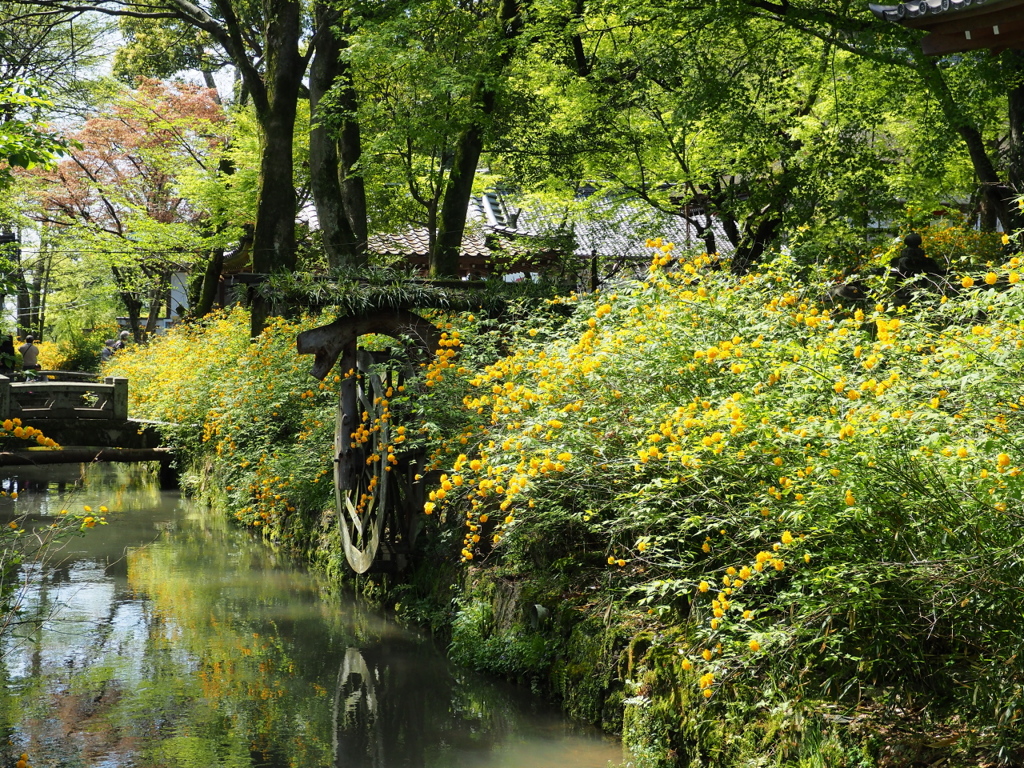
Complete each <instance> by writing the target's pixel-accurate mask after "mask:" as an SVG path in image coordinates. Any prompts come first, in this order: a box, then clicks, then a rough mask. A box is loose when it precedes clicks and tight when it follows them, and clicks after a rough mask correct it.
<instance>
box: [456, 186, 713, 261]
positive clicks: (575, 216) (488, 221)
mask: <svg viewBox="0 0 1024 768" xmlns="http://www.w3.org/2000/svg"><path fill="white" fill-rule="evenodd" d="M578 202H579V203H580V204H579V205H575V206H573V207H572V208H571V209H570V208H563V209H561V210H559V209H554V208H551V207H547V208H545V207H542V206H539V205H526V206H522V207H518V208H516V207H515V206H514V205H513V204H512V201H510V200H508V199H506V198H505V197H504V196H503V195H501V194H499V193H496V192H489V193H487V194H485V195H482V196H481V197H478V198H473V200H472V202H471V203H470V209H469V215H470V218H471V219H473V220H475V221H480V222H482V223H484V224H485V225H486V226H487V227H489V228H490V229H492V230H493V231H495V232H498V233H503V234H509V235H519V236H527V237H531V236H532V237H544V236H553V235H558V234H560V233H566V232H567V231H569V232H571V233H572V235H573V239H574V241H575V244H576V245H575V249H574V251H573V253H575V254H576V255H577V256H580V257H581V258H590V257H591V256H594V255H597V256H606V257H615V258H632V257H635V258H637V259H641V260H643V261H649V260H650V253H649V252H648V250H647V248H646V246H645V243H646V241H647V240H649V239H653V238H656V237H660V238H662V239H663V240H665V241H671V242H674V243H675V244H676V245H677V246H679V247H680V248H687V249H689V248H703V247H704V240H703V239H702V238H701V237H699V236H698V233H697V228H696V227H695V226H694V225H693V224H692V223H690V222H689V221H687V220H686V218H684V217H683V216H675V215H672V214H667V213H663V212H661V211H657V210H655V209H654V208H652V207H651V206H649V205H646V204H643V203H637V202H633V201H625V202H624V201H615V200H611V199H609V198H607V197H599V196H597V195H591V196H590V197H587V198H583V199H582V200H581V201H578ZM695 218H696V217H695ZM700 218H701V219H703V218H704V216H703V214H701V215H700ZM711 227H712V230H713V231H714V233H715V245H716V247H717V248H718V249H719V251H720V252H731V251H732V246H731V245H730V243H729V239H728V238H727V237H726V234H725V230H724V229H723V228H722V225H721V224H720V223H719V222H718V220H717V219H712V223H711Z"/></svg>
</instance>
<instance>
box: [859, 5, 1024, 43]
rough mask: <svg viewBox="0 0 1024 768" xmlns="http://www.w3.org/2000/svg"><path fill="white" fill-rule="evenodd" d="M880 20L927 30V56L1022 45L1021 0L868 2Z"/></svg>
mask: <svg viewBox="0 0 1024 768" xmlns="http://www.w3.org/2000/svg"><path fill="white" fill-rule="evenodd" d="M869 7H870V8H871V11H872V12H873V13H874V14H875V16H877V17H878V18H880V19H883V20H885V21H890V22H894V23H897V24H902V25H903V26H905V27H909V28H912V29H920V30H922V31H925V32H927V33H928V34H927V35H925V37H924V38H922V40H921V49H922V50H923V51H924V53H925V54H927V55H929V56H941V55H945V54H950V53H964V52H966V51H977V50H986V49H987V50H991V51H993V52H998V51H1001V50H1004V49H1006V48H1020V47H1024V0H987V1H986V0H909V2H906V3H900V4H899V5H877V4H874V3H872V4H870V6H869Z"/></svg>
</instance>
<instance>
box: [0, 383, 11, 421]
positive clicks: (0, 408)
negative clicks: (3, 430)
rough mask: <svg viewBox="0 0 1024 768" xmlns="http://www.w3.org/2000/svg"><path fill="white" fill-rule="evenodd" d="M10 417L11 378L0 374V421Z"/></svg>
mask: <svg viewBox="0 0 1024 768" xmlns="http://www.w3.org/2000/svg"><path fill="white" fill-rule="evenodd" d="M9 418H11V380H10V379H9V378H7V377H6V376H0V421H2V420H4V419H9Z"/></svg>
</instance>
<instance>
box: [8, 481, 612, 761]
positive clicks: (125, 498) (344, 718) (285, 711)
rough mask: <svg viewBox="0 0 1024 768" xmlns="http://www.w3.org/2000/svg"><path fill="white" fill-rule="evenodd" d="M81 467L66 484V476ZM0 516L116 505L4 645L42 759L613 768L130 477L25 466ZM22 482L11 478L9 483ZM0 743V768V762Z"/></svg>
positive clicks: (12, 698)
mask: <svg viewBox="0 0 1024 768" xmlns="http://www.w3.org/2000/svg"><path fill="white" fill-rule="evenodd" d="M76 472H77V474H76ZM6 482H7V483H8V486H7V487H8V488H14V487H17V488H18V489H19V498H18V500H17V501H16V502H14V501H12V500H11V499H9V498H0V520H5V519H6V518H12V517H14V516H16V515H26V514H27V515H28V517H29V518H31V519H36V520H38V521H41V523H45V522H46V519H47V518H48V517H50V516H52V515H54V514H58V513H59V510H60V509H62V508H67V507H68V505H85V504H89V505H91V506H94V507H98V506H99V505H100V504H105V505H106V506H108V507H109V508H110V510H111V511H110V512H109V514H108V515H107V517H108V518H109V521H110V524H109V525H108V526H106V527H104V528H102V529H94V530H93V531H90V532H89V535H87V536H85V537H83V538H81V539H74V540H72V541H71V542H70V543H69V544H68V546H66V547H65V548H64V549H63V550H62V552H61V553H60V555H59V556H58V557H57V558H55V559H54V560H53V561H52V562H51V563H49V564H48V566H47V568H46V570H45V578H42V579H40V580H38V581H37V583H35V584H34V586H33V588H32V590H31V591H30V594H29V595H28V599H27V600H26V616H28V615H29V614H31V613H32V612H36V613H38V614H39V615H41V616H44V617H46V620H45V621H36V622H33V621H26V623H24V624H23V625H22V626H21V627H20V628H19V630H18V631H17V632H15V633H12V634H10V635H9V636H7V637H5V638H3V640H2V642H3V658H2V669H0V674H2V675H3V676H4V680H5V687H4V689H3V692H2V693H0V724H2V727H3V728H4V732H3V733H2V734H0V737H6V743H8V744H10V745H11V747H10V754H11V755H15V754H19V753H21V752H28V753H29V755H30V759H31V762H32V764H33V765H35V766H54V767H56V766H61V768H79V767H80V766H81V767H84V766H90V767H100V766H103V767H106V766H111V767H112V766H118V767H119V768H124V767H127V766H137V767H138V768H163V767H164V766H166V767H167V768H171V766H174V768H191V767H193V766H194V767H195V768H199V767H200V766H202V767H203V768H206V767H207V766H225V767H229V766H230V767H231V768H235V767H236V766H237V767H239V768H242V767H255V766H266V767H267V768H285V766H288V767H291V766H314V767H323V768H329V767H335V768H342V767H344V768H485V767H486V768H521V767H522V766H528V768H556V767H557V768H605V766H608V765H616V764H618V763H619V762H621V760H622V759H623V756H622V752H621V748H620V747H619V745H618V743H617V742H615V741H614V740H612V739H609V738H607V737H604V736H602V735H600V734H599V733H596V732H595V731H593V730H590V729H585V728H580V727H575V726H573V725H571V724H569V723H567V722H566V721H565V720H564V719H563V718H562V717H561V716H560V714H559V713H558V712H556V711H554V710H552V709H551V708H550V707H547V706H546V705H542V704H540V703H538V702H537V701H536V700H534V699H532V698H531V697H530V696H529V695H528V694H527V693H526V692H524V691H521V690H519V689H515V688H512V687H509V686H504V685H500V684H496V683H494V682H493V681H487V680H483V679H481V678H479V677H477V676H475V675H472V674H469V673H467V672H465V671H462V670H458V669H456V668H453V667H452V666H451V665H449V664H448V663H447V662H446V660H445V659H444V657H443V656H442V655H441V654H440V653H439V652H438V651H437V649H435V648H434V647H433V646H432V645H431V643H430V642H429V641H428V640H427V639H425V638H423V637H421V636H419V635H417V634H415V633H413V632H410V631H407V630H405V629H403V628H401V627H399V626H397V625H395V624H394V623H392V622H390V621H388V620H387V619H385V618H384V617H382V616H381V615H379V614H377V613H375V612H373V611H370V610H368V609H367V608H366V607H365V606H363V605H361V604H359V603H356V602H353V601H349V600H345V599H339V598H338V597H336V596H334V597H331V596H328V595H327V594H326V593H325V592H324V590H322V588H321V586H320V585H319V584H318V583H317V582H316V580H315V578H313V577H312V576H311V575H310V574H308V573H306V572H304V571H302V570H301V569H299V568H297V567H295V565H294V564H293V563H291V562H290V561H289V559H288V558H287V557H286V556H283V555H281V554H279V553H275V552H273V551H272V550H270V549H269V548H268V547H266V546H265V545H263V544H262V543H261V542H259V541H256V540H254V539H253V538H252V537H250V536H249V535H247V534H246V533H244V532H241V531H237V530H234V529H232V528H230V527H229V526H228V525H227V524H226V522H225V521H224V520H223V518H221V517H219V516H217V515H212V514H209V513H208V512H207V511H206V510H205V509H203V508H201V507H200V506H199V505H196V504H192V503H190V502H188V501H182V500H181V499H180V498H179V497H177V496H176V495H174V494H169V493H166V492H160V491H159V490H157V489H156V485H155V482H154V478H153V476H152V475H147V474H146V473H145V472H139V471H132V470H128V469H126V468H124V467H117V468H113V467H96V468H92V469H90V470H89V471H88V472H86V473H84V474H83V473H82V472H81V471H78V470H76V469H63V468H62V469H59V470H58V469H54V468H47V471H46V473H43V474H42V475H39V476H32V473H30V472H22V471H20V470H19V474H18V475H17V476H13V475H12V476H10V477H9V478H8V479H7V480H6ZM11 484H14V485H11ZM2 755H3V752H2V750H0V764H2V763H3V762H4V760H3V756H2Z"/></svg>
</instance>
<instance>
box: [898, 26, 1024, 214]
mask: <svg viewBox="0 0 1024 768" xmlns="http://www.w3.org/2000/svg"><path fill="white" fill-rule="evenodd" d="M911 52H912V53H913V54H914V55H915V59H916V63H917V71H918V72H919V73H920V74H921V75H922V76H923V78H924V81H925V84H926V85H927V87H928V89H929V90H930V91H931V94H932V96H934V97H935V99H936V101H938V102H939V107H940V108H941V109H942V114H943V116H944V117H945V118H946V121H947V122H948V123H949V124H950V126H951V127H952V128H953V130H955V131H956V132H957V134H958V135H959V136H960V138H961V139H962V140H963V142H964V144H965V145H966V146H967V155H968V157H970V159H971V165H972V166H973V167H974V174H975V175H976V176H977V177H978V183H979V185H980V186H981V191H982V194H983V195H984V196H985V201H986V204H987V205H988V206H989V207H990V208H991V209H992V210H994V211H995V214H996V216H997V217H998V219H999V223H1000V224H1002V226H1003V229H1004V230H1006V231H1013V230H1016V229H1020V228H1021V224H1022V218H1021V216H1020V213H1019V212H1018V211H1017V206H1015V205H1012V204H1011V201H1012V200H1013V197H1014V193H1013V190H1012V189H1011V188H1010V187H1009V186H1007V185H1006V184H1004V183H1003V181H1002V180H1001V179H1000V178H999V173H998V172H997V171H996V168H995V164H994V163H993V162H992V158H991V157H989V154H988V151H987V150H986V149H985V142H984V141H983V140H982V136H981V132H980V131H979V130H978V127H977V126H976V125H974V124H973V123H972V122H971V121H970V120H969V119H968V118H967V116H966V115H965V114H964V113H963V111H962V110H961V109H960V105H959V104H957V102H956V99H954V98H953V94H952V92H951V91H950V90H949V84H948V83H947V82H946V79H945V77H944V76H943V74H942V70H941V69H939V67H938V64H937V63H936V61H935V59H933V58H930V57H927V56H925V55H924V54H923V53H921V52H920V51H918V50H917V49H916V46H915V47H914V48H912V49H911Z"/></svg>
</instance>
